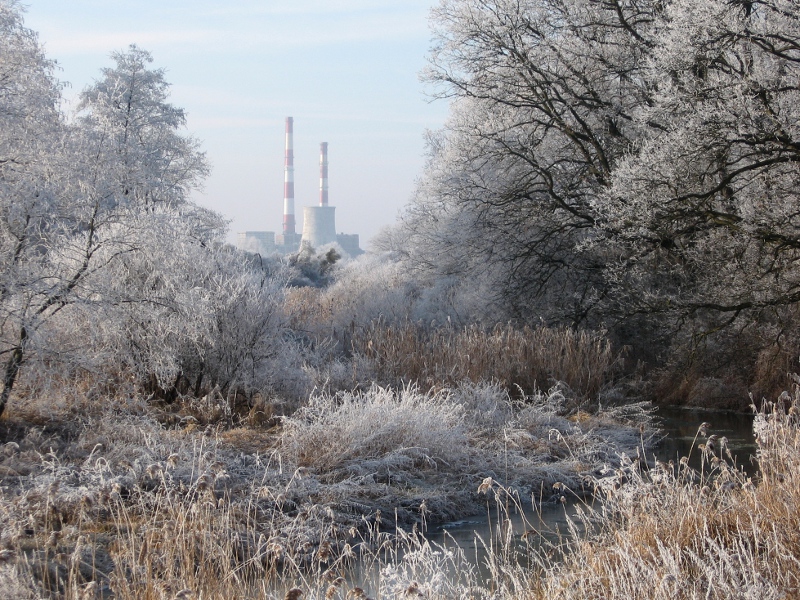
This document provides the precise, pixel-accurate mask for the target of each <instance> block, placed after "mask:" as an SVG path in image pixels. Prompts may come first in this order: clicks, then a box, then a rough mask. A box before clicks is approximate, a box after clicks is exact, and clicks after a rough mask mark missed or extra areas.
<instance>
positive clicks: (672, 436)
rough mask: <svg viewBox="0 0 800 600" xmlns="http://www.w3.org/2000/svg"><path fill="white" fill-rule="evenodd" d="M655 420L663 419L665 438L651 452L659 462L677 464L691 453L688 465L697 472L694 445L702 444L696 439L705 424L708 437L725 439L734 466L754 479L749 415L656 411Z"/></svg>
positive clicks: (706, 411) (753, 451)
mask: <svg viewBox="0 0 800 600" xmlns="http://www.w3.org/2000/svg"><path fill="white" fill-rule="evenodd" d="M658 416H659V417H660V418H661V419H662V429H663V430H664V433H665V434H666V437H665V438H664V440H662V441H661V443H660V444H659V445H658V447H657V448H656V449H655V452H654V455H655V456H656V458H658V459H659V460H662V461H665V462H666V461H669V460H674V461H675V462H677V461H678V460H679V458H680V457H682V456H687V455H689V452H690V450H691V451H692V452H691V456H690V457H689V464H690V466H692V467H693V468H695V469H696V468H699V465H700V452H699V451H698V450H697V444H700V443H703V442H704V441H705V438H704V437H703V436H698V437H695V436H697V430H698V428H699V427H700V425H701V424H702V423H704V422H706V423H710V424H711V427H710V428H709V430H708V433H709V435H711V434H714V435H717V436H718V437H726V438H728V448H729V449H730V451H731V454H733V456H734V458H735V460H736V465H737V466H739V467H742V468H744V470H745V472H746V473H747V474H748V475H753V474H754V473H755V471H756V470H757V465H756V463H755V461H754V460H753V459H754V457H755V455H756V442H755V438H754V437H753V415H752V414H746V413H737V412H729V411H713V410H707V409H698V408H675V407H667V408H661V409H659V411H658ZM693 443H694V449H693V450H692V444H693Z"/></svg>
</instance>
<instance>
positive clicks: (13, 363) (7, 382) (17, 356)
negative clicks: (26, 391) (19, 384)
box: [0, 327, 28, 416]
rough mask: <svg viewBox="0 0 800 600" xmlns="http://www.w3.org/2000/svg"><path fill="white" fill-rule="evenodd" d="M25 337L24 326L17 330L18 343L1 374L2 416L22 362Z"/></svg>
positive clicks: (0, 414)
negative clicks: (2, 374) (3, 372)
mask: <svg viewBox="0 0 800 600" xmlns="http://www.w3.org/2000/svg"><path fill="white" fill-rule="evenodd" d="M27 339H28V332H27V330H26V329H25V327H23V328H22V329H20V332H19V343H18V344H17V347H16V348H14V351H13V352H12V353H11V358H9V359H8V363H6V369H5V374H4V376H3V391H2V392H0V416H2V414H3V411H5V409H6V404H7V403H8V397H9V396H10V395H11V390H12V388H13V387H14V382H15V381H16V380H17V374H18V373H19V367H20V365H21V364H22V358H23V356H24V351H25V350H24V348H25V340H27Z"/></svg>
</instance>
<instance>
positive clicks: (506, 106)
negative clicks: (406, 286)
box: [387, 0, 800, 339]
mask: <svg viewBox="0 0 800 600" xmlns="http://www.w3.org/2000/svg"><path fill="white" fill-rule="evenodd" d="M432 15H433V17H432V22H433V27H434V36H435V44H434V47H433V49H432V52H431V56H430V62H431V66H430V68H429V69H428V71H427V72H426V73H425V78H426V79H427V81H428V82H429V83H430V84H431V86H432V89H433V91H434V94H435V95H438V96H441V97H445V98H450V99H451V100H452V104H451V115H450V118H449V120H448V122H447V123H446V125H445V126H444V128H443V129H442V130H441V131H439V132H436V133H434V134H432V135H431V136H430V142H429V150H430V152H429V154H430V156H429V160H428V164H427V167H426V170H425V172H424V174H423V177H422V178H421V180H420V185H419V187H418V191H417V194H416V197H415V199H414V201H413V202H412V204H411V206H410V207H409V209H408V211H407V213H406V215H405V216H404V224H403V226H402V227H403V228H404V229H403V231H402V232H401V235H397V236H394V238H393V239H394V240H395V241H394V243H391V244H389V245H388V246H387V247H389V248H392V249H399V250H400V251H401V252H403V253H405V256H406V257H407V263H408V264H409V265H410V267H409V268H411V269H417V270H418V271H419V272H420V274H421V277H420V278H421V279H423V280H425V279H426V278H427V280H428V281H430V282H434V281H438V280H447V279H449V278H457V279H459V280H460V281H464V282H471V281H475V282H478V283H479V288H478V287H476V290H477V289H480V290H482V292H481V293H485V291H486V290H489V289H494V290H495V294H494V295H488V296H486V298H485V304H486V305H492V306H494V307H496V308H497V310H498V313H499V314H498V316H499V318H501V319H503V318H509V317H513V318H517V319H521V320H525V321H528V322H531V321H537V320H539V319H545V320H546V321H548V322H566V323H572V324H581V325H584V326H586V325H598V324H604V325H606V326H610V327H614V328H615V331H616V332H617V333H619V334H620V335H621V336H622V338H623V339H631V337H630V335H629V334H628V333H625V332H626V330H629V331H630V332H633V333H632V334H631V335H633V336H634V337H635V335H637V333H636V332H637V331H641V327H642V326H643V325H644V324H646V325H647V326H648V327H651V326H652V327H660V328H662V331H667V330H674V329H675V328H679V327H687V326H688V329H689V330H690V331H711V330H715V329H717V328H719V327H721V326H723V327H724V326H725V325H726V324H729V323H731V322H734V321H736V320H737V318H738V319H739V320H740V321H742V322H752V321H754V320H756V321H758V322H759V323H766V322H771V323H782V325H779V326H778V328H777V331H778V332H779V331H780V330H781V328H782V327H784V326H786V325H788V324H789V323H790V321H791V319H793V318H794V317H793V315H792V314H790V313H791V311H792V310H793V308H792V307H795V306H797V303H798V300H800V274H798V269H797V266H796V261H797V258H798V254H797V253H798V249H800V243H799V242H798V240H800V237H798V229H797V227H798V222H797V211H796V204H797V202H796V198H795V196H796V191H795V190H796V189H797V183H798V182H797V177H798V175H797V173H798V171H797V158H798V152H797V149H798V147H800V146H798V135H797V123H798V116H800V115H798V110H799V109H798V106H800V103H799V102H798V100H799V98H798V91H797V90H798V87H797V80H798V64H799V63H798V60H800V53H799V51H798V50H799V49H800V29H799V28H798V18H800V11H798V8H797V6H796V3H794V2H791V1H789V0H765V1H763V2H751V1H738V0H735V1H731V2H723V1H720V0H700V1H689V0H668V1H666V2H664V1H663V0H600V1H597V0H574V1H572V0H570V1H567V0H495V1H487V0H441V1H440V3H439V5H438V7H437V8H435V9H434V11H433V13H432ZM431 285H433V284H431ZM654 316H657V317H658V318H654ZM643 318H644V319H645V320H644V321H643V320H642V319H643ZM634 323H635V327H634V326H633V324H634Z"/></svg>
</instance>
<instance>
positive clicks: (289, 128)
mask: <svg viewBox="0 0 800 600" xmlns="http://www.w3.org/2000/svg"><path fill="white" fill-rule="evenodd" d="M294 234H295V225H294V119H293V118H292V117H286V158H285V159H284V162H283V235H294Z"/></svg>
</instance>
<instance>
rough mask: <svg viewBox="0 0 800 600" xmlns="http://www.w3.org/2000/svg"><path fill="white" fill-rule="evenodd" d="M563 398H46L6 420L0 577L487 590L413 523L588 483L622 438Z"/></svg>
mask: <svg viewBox="0 0 800 600" xmlns="http://www.w3.org/2000/svg"><path fill="white" fill-rule="evenodd" d="M564 402H565V398H564V396H563V395H562V394H561V393H560V392H559V390H558V388H556V389H554V390H552V391H551V392H550V393H548V394H545V393H541V392H539V393H538V394H537V395H536V396H535V397H532V398H528V399H526V400H525V401H522V402H520V401H512V400H511V399H510V398H509V396H508V393H507V392H506V391H505V390H504V389H503V388H502V387H501V386H500V385H499V384H497V383H495V384H471V383H468V384H464V385H462V386H459V387H458V388H456V389H453V390H439V391H437V392H428V393H422V392H420V391H419V390H417V389H415V388H413V387H406V388H403V389H400V390H396V391H393V390H389V389H383V388H379V387H373V388H372V389H370V390H368V391H367V392H363V393H358V394H341V393H340V394H330V393H327V392H319V393H317V394H316V395H315V396H314V397H313V398H312V399H311V401H310V402H309V403H308V405H307V406H305V407H304V408H302V409H301V410H300V411H298V412H296V413H295V414H294V415H293V416H292V417H290V418H285V419H284V420H283V422H282V423H281V425H280V426H278V427H272V428H270V429H264V428H260V427H258V426H253V425H252V424H247V423H248V422H247V421H243V424H242V425H241V426H231V425H230V423H229V419H227V418H226V419H222V420H220V421H219V422H217V423H216V424H215V423H213V422H208V423H207V424H206V423H203V424H200V423H198V419H197V418H178V417H179V415H180V414H181V412H182V411H184V408H188V409H192V407H191V406H187V407H184V408H180V407H179V406H177V405H175V406H173V407H172V408H173V409H174V410H176V411H178V412H176V413H175V414H174V415H173V416H175V418H173V419H163V418H162V417H163V415H162V414H161V412H159V413H158V414H157V415H156V413H155V411H154V410H153V408H152V407H150V406H148V404H147V403H146V402H144V401H141V400H134V401H130V402H127V403H126V402H124V401H122V400H117V401H113V400H111V399H109V400H108V401H107V402H106V403H104V404H103V405H99V404H94V405H92V404H81V405H79V406H74V407H69V406H64V407H62V409H61V410H62V411H63V412H61V413H60V414H54V413H53V412H52V411H53V409H52V407H51V406H49V403H47V404H48V408H47V410H45V411H44V413H42V414H41V415H38V416H37V415H36V414H34V412H35V407H36V403H35V402H32V403H30V404H28V406H27V409H26V413H25V419H30V421H15V419H17V418H19V417H15V413H14V411H11V412H10V413H8V414H7V415H6V416H5V417H4V419H3V420H2V421H1V422H0V429H1V430H2V431H3V434H4V435H5V436H6V439H8V438H9V437H13V438H14V439H15V440H16V441H12V442H8V443H6V444H5V445H4V446H2V447H0V469H1V470H2V471H0V477H1V481H2V484H1V485H0V584H1V585H2V586H3V588H0V589H3V591H4V592H5V590H14V594H13V595H12V596H10V597H18V598H40V597H52V598H67V599H70V600H73V599H75V600H77V599H82V598H99V597H112V596H113V597H115V598H124V599H133V598H144V599H159V600H160V599H169V600H172V599H173V598H190V597H198V598H199V597H202V598H232V597H270V598H281V597H283V594H284V593H285V592H286V591H287V588H292V587H295V588H299V589H302V590H303V592H304V593H305V594H306V598H309V597H316V598H320V599H321V598H322V597H323V596H324V597H325V598H327V599H333V598H342V599H344V598H346V597H347V595H348V594H350V598H352V597H353V596H357V595H358V594H359V593H360V592H358V591H357V588H358V587H359V586H361V585H364V584H361V583H360V582H357V581H356V577H358V576H359V573H361V574H362V575H364V574H366V579H367V581H369V582H371V583H369V586H370V588H369V589H370V590H372V591H369V590H368V591H369V593H370V594H378V593H379V594H382V597H398V596H397V595H398V594H400V592H401V591H403V593H405V591H408V594H410V595H412V596H413V595H415V594H417V592H419V594H422V596H425V597H431V598H437V597H453V595H455V596H458V595H460V594H461V591H463V590H465V589H472V590H473V591H475V593H478V594H479V595H480V594H482V593H483V592H480V593H479V590H480V586H479V585H478V583H479V581H478V579H476V575H475V574H474V573H473V572H472V570H471V569H472V567H469V566H468V563H467V562H466V561H465V559H464V557H463V553H459V552H458V551H457V550H456V549H447V548H443V547H439V546H436V545H435V544H433V543H432V542H430V541H428V540H426V539H424V538H422V537H419V536H418V535H416V534H414V530H415V529H416V530H417V531H420V530H423V529H425V527H426V526H427V525H429V524H431V523H433V522H436V521H441V520H444V519H452V518H456V517H460V516H465V515H468V514H474V512H476V511H479V510H480V507H481V505H482V502H483V498H484V497H483V496H480V495H478V494H477V492H476V490H477V487H478V484H479V483H480V482H481V481H483V480H485V479H486V478H487V477H489V478H493V480H495V481H498V482H502V483H503V486H504V487H505V489H508V490H512V491H513V493H514V494H515V495H516V497H525V496H526V495H530V494H531V493H532V492H533V491H534V490H535V491H536V492H537V494H538V497H539V498H540V499H546V498H543V496H545V497H546V496H550V495H552V494H553V493H556V492H558V490H557V486H555V485H554V484H556V483H559V484H560V483H564V482H566V484H567V485H570V486H573V487H575V488H576V489H577V486H579V485H580V482H581V481H583V480H585V479H586V478H587V477H588V476H589V474H590V473H591V472H592V471H594V470H596V469H598V468H599V467H600V465H601V464H603V463H604V462H605V461H607V460H608V459H609V458H613V456H612V453H613V450H614V449H615V448H616V447H617V444H616V442H615V440H614V439H612V438H611V437H603V436H600V435H598V434H597V433H596V429H598V428H599V426H601V425H603V424H604V421H603V419H604V418H606V417H603V415H602V414H601V415H595V416H588V415H584V417H582V418H581V419H579V420H576V421H571V420H568V419H566V418H565V417H564V416H562V415H561V414H560V413H561V412H562V410H563V405H564ZM162 410H166V409H162ZM642 415H643V417H646V414H645V413H642ZM156 416H158V420H157V419H156ZM231 427H233V428H231ZM622 430H626V428H624V427H622V426H620V429H619V431H622ZM627 430H630V431H631V432H635V435H634V434H633V433H632V434H631V435H630V436H628V438H625V436H622V438H620V439H631V438H632V439H634V440H636V443H639V439H640V438H639V435H640V434H639V429H638V428H637V427H627ZM615 431H616V430H615ZM616 441H619V440H616ZM636 443H634V444H633V445H636ZM629 449H630V448H629ZM498 485H499V484H498ZM558 493H560V492H558ZM402 528H405V529H406V530H408V531H411V533H407V534H406V533H403V531H402ZM387 531H391V532H393V535H391V536H390V535H388V534H387V533H386V532H387ZM445 568H446V569H448V572H447V573H448V574H447V577H445V573H444V569H445ZM454 573H456V574H461V575H459V576H458V577H452V576H451V575H453V574H454ZM471 573H472V574H471ZM340 578H341V579H340ZM365 589H366V588H365ZM409 590H410V591H409ZM415 590H416V591H415ZM459 590H461V591H459ZM9 593H10V592H8V593H6V597H9ZM419 594H417V595H419ZM422 596H420V597H422Z"/></svg>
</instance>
